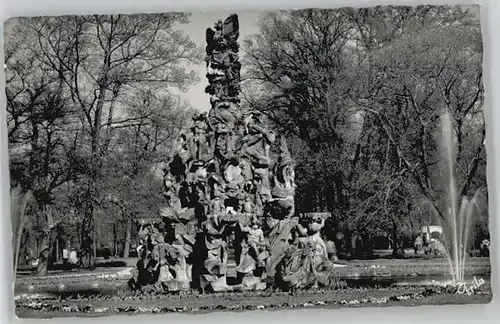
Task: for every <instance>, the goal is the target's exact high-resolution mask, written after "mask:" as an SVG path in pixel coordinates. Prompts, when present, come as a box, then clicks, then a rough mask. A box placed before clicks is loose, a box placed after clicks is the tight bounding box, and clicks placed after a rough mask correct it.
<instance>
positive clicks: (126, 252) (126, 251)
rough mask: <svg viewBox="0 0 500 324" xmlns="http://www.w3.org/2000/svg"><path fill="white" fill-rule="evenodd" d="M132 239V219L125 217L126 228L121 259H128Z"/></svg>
mask: <svg viewBox="0 0 500 324" xmlns="http://www.w3.org/2000/svg"><path fill="white" fill-rule="evenodd" d="M131 237H132V217H127V228H126V234H125V247H124V249H123V257H124V258H128V257H129V254H130V239H131Z"/></svg>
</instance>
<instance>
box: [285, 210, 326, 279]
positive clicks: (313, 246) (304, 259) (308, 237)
mask: <svg viewBox="0 0 500 324" xmlns="http://www.w3.org/2000/svg"><path fill="white" fill-rule="evenodd" d="M302 221H303V223H304V226H302V225H300V224H297V226H298V225H300V229H299V230H298V233H299V234H298V235H297V237H296V238H295V242H293V244H292V245H291V246H290V247H289V249H288V251H287V252H286V256H285V257H284V259H283V261H282V272H283V277H282V280H283V282H284V283H285V284H286V286H287V288H299V287H311V286H312V287H317V286H318V284H319V283H321V284H323V285H325V284H326V283H327V282H328V279H329V274H330V272H331V269H332V268H333V263H332V262H331V261H330V260H329V259H328V250H327V246H326V244H325V242H324V241H323V239H322V238H321V236H320V230H321V229H322V228H323V226H324V222H325V220H324V218H323V217H322V216H320V215H318V216H317V217H306V218H305V219H303V220H302Z"/></svg>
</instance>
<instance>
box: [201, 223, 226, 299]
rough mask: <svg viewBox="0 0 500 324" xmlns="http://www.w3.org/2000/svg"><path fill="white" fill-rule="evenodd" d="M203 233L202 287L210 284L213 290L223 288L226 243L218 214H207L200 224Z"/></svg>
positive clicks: (224, 283)
mask: <svg viewBox="0 0 500 324" xmlns="http://www.w3.org/2000/svg"><path fill="white" fill-rule="evenodd" d="M201 227H202V231H203V234H204V241H205V242H204V243H205V245H204V247H205V261H204V274H203V275H202V278H203V280H202V281H203V282H204V284H203V286H204V287H202V289H203V290H205V289H207V286H210V287H211V289H212V290H214V291H221V290H224V289H225V288H226V286H227V282H226V271H227V258H228V255H227V243H226V241H225V240H224V234H225V233H224V232H225V229H226V227H225V224H223V221H222V220H221V219H220V217H219V215H216V214H209V215H208V218H207V220H206V221H204V222H203V223H202V225H201Z"/></svg>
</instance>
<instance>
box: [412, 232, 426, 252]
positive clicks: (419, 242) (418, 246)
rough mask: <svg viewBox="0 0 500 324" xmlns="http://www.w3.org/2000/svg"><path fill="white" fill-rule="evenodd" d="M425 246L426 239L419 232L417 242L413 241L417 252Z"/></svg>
mask: <svg viewBox="0 0 500 324" xmlns="http://www.w3.org/2000/svg"><path fill="white" fill-rule="evenodd" d="M423 246H424V240H423V239H422V234H420V233H418V235H417V237H416V238H415V242H414V243H413V247H414V249H415V254H418V252H420V251H421V250H422V247H423Z"/></svg>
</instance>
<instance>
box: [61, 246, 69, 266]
mask: <svg viewBox="0 0 500 324" xmlns="http://www.w3.org/2000/svg"><path fill="white" fill-rule="evenodd" d="M62 259H63V265H64V267H66V266H67V265H68V260H69V251H68V249H66V248H64V249H63V250H62Z"/></svg>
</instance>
